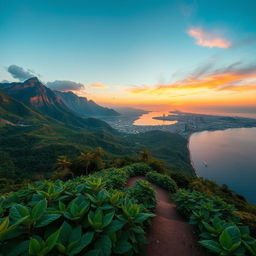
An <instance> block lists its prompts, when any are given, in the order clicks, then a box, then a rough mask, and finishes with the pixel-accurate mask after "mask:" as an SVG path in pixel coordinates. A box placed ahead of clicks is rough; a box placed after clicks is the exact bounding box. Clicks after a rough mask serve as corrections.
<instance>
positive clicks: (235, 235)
mask: <svg viewBox="0 0 256 256" xmlns="http://www.w3.org/2000/svg"><path fill="white" fill-rule="evenodd" d="M225 230H226V231H227V232H228V233H229V235H230V237H231V238H232V241H233V243H234V244H236V243H238V242H240V240H241V233H240V230H239V228H238V227H237V226H230V227H227V228H225Z"/></svg>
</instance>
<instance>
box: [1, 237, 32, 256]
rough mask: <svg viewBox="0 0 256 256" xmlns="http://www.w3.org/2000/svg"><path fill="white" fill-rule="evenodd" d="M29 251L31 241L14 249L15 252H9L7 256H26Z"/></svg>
mask: <svg viewBox="0 0 256 256" xmlns="http://www.w3.org/2000/svg"><path fill="white" fill-rule="evenodd" d="M28 249H29V240H27V241H24V242H21V243H19V244H17V245H16V246H15V248H13V250H11V251H9V252H8V253H7V254H6V255H5V256H17V255H25V252H27V251H28Z"/></svg>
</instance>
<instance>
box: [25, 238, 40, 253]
mask: <svg viewBox="0 0 256 256" xmlns="http://www.w3.org/2000/svg"><path fill="white" fill-rule="evenodd" d="M28 251H29V254H32V255H38V254H39V252H40V251H41V244H40V242H39V241H38V240H37V239H35V238H31V239H30V241H29V249H28Z"/></svg>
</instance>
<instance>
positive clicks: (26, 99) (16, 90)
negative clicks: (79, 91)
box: [0, 77, 118, 129]
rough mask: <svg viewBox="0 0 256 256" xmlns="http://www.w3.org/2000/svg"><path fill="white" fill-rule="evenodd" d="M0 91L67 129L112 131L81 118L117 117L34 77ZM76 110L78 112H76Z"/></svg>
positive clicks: (93, 120)
mask: <svg viewBox="0 0 256 256" xmlns="http://www.w3.org/2000/svg"><path fill="white" fill-rule="evenodd" d="M0 90H1V91H2V92H4V93H6V94H7V95H9V96H11V97H12V98H14V99H16V100H17V101H19V102H22V103H23V104H25V105H26V106H27V107H30V108H32V109H33V110H35V111H38V112H39V113H41V114H45V115H47V116H49V117H51V118H53V119H56V120H58V121H61V122H63V123H65V124H67V125H70V126H75V127H80V128H81V127H82V128H88V126H90V125H91V124H92V123H93V125H95V126H100V125H102V126H105V128H107V127H108V128H109V129H111V127H110V126H108V125H107V124H106V123H104V122H102V121H100V120H98V119H89V120H90V122H88V119H87V118H83V117H82V116H86V117H88V116H95V115H99V114H100V113H101V114H102V115H111V114H113V115H118V113H117V112H115V111H114V110H112V109H108V108H104V107H101V106H99V105H97V104H96V103H95V102H93V101H87V99H86V98H83V97H78V96H76V95H75V94H74V93H72V92H65V93H62V92H57V91H52V90H51V89H50V88H48V87H46V86H45V85H44V84H42V83H41V82H40V81H39V80H38V78H36V77H32V78H30V79H28V80H26V81H24V82H18V83H16V82H15V83H2V84H0ZM66 103H67V104H66ZM86 103H88V104H87V105H88V106H87V105H86ZM70 106H71V107H70ZM78 109H79V111H76V110H78ZM89 113H90V114H89Z"/></svg>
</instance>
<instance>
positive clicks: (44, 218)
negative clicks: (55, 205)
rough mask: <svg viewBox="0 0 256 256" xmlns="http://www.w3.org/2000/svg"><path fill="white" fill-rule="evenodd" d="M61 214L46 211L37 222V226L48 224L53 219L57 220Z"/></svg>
mask: <svg viewBox="0 0 256 256" xmlns="http://www.w3.org/2000/svg"><path fill="white" fill-rule="evenodd" d="M60 216H61V214H49V213H45V214H44V215H43V216H42V217H41V218H40V219H39V220H38V221H37V222H36V227H37V228H41V227H44V226H47V225H48V224H50V223H52V222H53V221H55V220H57V219H58V218H59V217H60Z"/></svg>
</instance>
